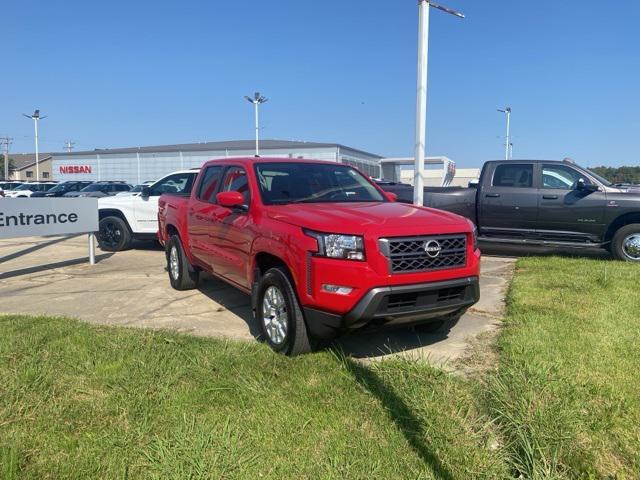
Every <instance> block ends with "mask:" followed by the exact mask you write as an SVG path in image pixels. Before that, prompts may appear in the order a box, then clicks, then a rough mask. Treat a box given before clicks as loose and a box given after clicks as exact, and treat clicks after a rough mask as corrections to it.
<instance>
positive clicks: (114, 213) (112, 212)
mask: <svg viewBox="0 0 640 480" xmlns="http://www.w3.org/2000/svg"><path fill="white" fill-rule="evenodd" d="M107 217H118V218H119V219H120V220H122V221H123V222H124V223H125V224H126V225H127V228H128V229H129V231H130V232H131V233H133V230H132V229H131V224H130V223H129V220H128V219H127V216H126V215H125V214H124V213H122V211H120V210H118V209H115V208H103V209H100V210H98V221H100V220H103V219H105V218H107Z"/></svg>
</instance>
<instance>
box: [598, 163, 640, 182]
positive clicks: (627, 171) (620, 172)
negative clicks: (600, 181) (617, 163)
mask: <svg viewBox="0 0 640 480" xmlns="http://www.w3.org/2000/svg"><path fill="white" fill-rule="evenodd" d="M590 170H591V171H593V172H594V173H597V174H598V175H600V176H601V177H604V178H606V179H607V180H609V181H610V182H612V183H636V184H640V167H617V168H616V167H595V168H591V169H590Z"/></svg>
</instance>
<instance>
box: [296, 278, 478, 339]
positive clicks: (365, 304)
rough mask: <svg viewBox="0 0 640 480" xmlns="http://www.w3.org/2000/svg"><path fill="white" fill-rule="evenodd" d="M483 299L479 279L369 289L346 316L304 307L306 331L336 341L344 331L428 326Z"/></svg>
mask: <svg viewBox="0 0 640 480" xmlns="http://www.w3.org/2000/svg"><path fill="white" fill-rule="evenodd" d="M479 299H480V286H479V281H478V277H465V278H459V279H455V280H445V281H440V282H429V283H420V284H412V285H394V286H387V287H376V288H372V289H371V290H369V291H368V292H367V293H366V294H365V295H364V296H363V297H362V298H361V299H360V301H358V303H357V304H356V305H355V306H354V307H353V308H352V309H351V310H350V311H349V312H347V313H346V314H344V315H336V314H333V313H329V312H325V311H322V310H317V309H314V308H310V307H304V308H303V310H304V315H305V320H306V323H307V328H308V329H309V332H310V333H311V335H312V336H314V337H317V338H333V337H336V336H337V335H339V334H340V333H343V332H345V331H350V330H356V329H360V328H365V327H386V326H398V325H415V324H418V323H428V322H429V321H433V320H437V319H438V318H441V317H444V316H447V315H449V314H452V313H455V312H457V311H460V310H464V309H467V308H469V307H470V306H471V305H473V304H474V303H476V302H477V301H478V300H479Z"/></svg>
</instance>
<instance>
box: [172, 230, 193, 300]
mask: <svg viewBox="0 0 640 480" xmlns="http://www.w3.org/2000/svg"><path fill="white" fill-rule="evenodd" d="M165 253H166V257H167V272H168V273H169V282H170V283H171V286H172V287H173V288H175V289H176V290H192V289H194V288H196V287H197V286H198V282H199V280H200V272H199V271H198V270H197V269H196V268H195V267H194V266H193V265H191V263H190V262H189V259H188V258H187V256H186V255H185V253H184V249H183V248H182V242H180V237H178V236H177V235H173V236H172V237H171V238H170V239H169V241H168V242H167V247H166V252H165Z"/></svg>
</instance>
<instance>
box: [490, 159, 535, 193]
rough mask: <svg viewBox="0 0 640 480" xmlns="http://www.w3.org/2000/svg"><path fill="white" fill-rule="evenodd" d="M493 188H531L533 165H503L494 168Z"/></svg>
mask: <svg viewBox="0 0 640 480" xmlns="http://www.w3.org/2000/svg"><path fill="white" fill-rule="evenodd" d="M493 186H494V187H516V188H531V187H533V165H527V164H512V163H508V164H503V165H498V166H497V167H496V171H495V173H494V174H493Z"/></svg>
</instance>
